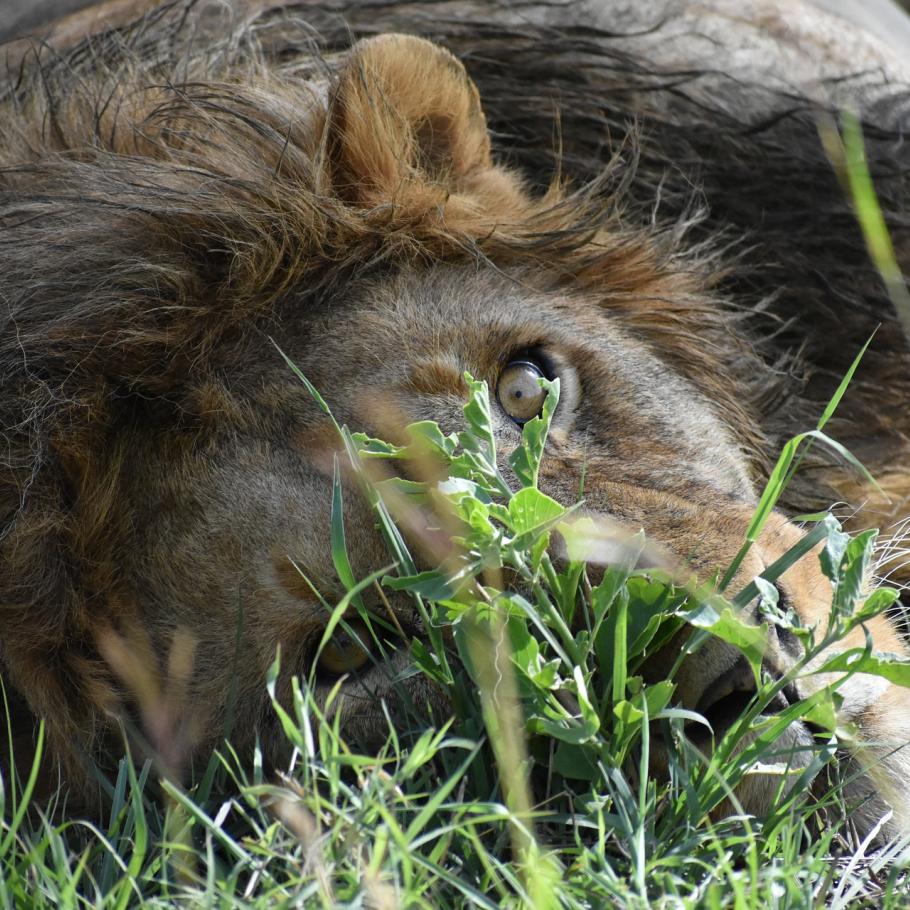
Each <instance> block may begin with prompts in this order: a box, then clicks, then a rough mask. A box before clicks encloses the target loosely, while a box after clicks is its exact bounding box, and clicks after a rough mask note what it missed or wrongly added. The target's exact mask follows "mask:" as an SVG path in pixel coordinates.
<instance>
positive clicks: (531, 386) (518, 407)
mask: <svg viewBox="0 0 910 910" xmlns="http://www.w3.org/2000/svg"><path fill="white" fill-rule="evenodd" d="M543 378H544V373H543V370H541V368H540V367H539V366H537V364H536V363H532V362H531V361H530V360H513V361H512V362H511V363H510V364H509V365H508V366H507V367H506V368H505V369H504V370H503V371H502V373H500V374H499V382H498V383H497V384H496V397H497V398H498V399H499V403H500V404H501V405H502V409H503V410H504V411H505V412H506V414H508V415H509V417H511V418H512V420H514V421H515V422H516V423H518V424H522V423H527V422H528V421H529V420H531V418H533V417H536V416H537V415H538V414H539V413H540V409H541V408H542V407H543V403H544V399H545V398H546V397H547V393H546V391H545V390H544V389H542V388H541V387H540V385H538V382H537V380H538V379H543Z"/></svg>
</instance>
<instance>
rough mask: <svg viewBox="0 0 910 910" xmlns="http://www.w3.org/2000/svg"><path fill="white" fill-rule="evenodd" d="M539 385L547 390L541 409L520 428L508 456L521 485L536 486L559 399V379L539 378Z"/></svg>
mask: <svg viewBox="0 0 910 910" xmlns="http://www.w3.org/2000/svg"><path fill="white" fill-rule="evenodd" d="M538 382H539V383H540V385H541V387H542V388H544V389H545V390H546V392H547V397H546V398H545V399H544V403H543V409H542V410H541V413H540V415H539V416H537V417H533V418H532V419H531V420H529V421H528V422H527V423H526V424H525V425H524V426H523V427H522V429H521V444H520V445H519V446H518V448H516V449H515V451H514V452H513V453H512V454H511V455H510V456H509V464H510V465H511V467H512V470H513V471H514V472H515V476H516V477H517V478H518V481H519V483H520V484H521V485H522V487H526V488H527V487H536V486H537V475H538V473H539V471H540V460H541V458H542V457H543V452H544V447H545V446H546V442H547V434H548V433H549V431H550V422H551V421H552V419H553V412H554V411H555V410H556V404H557V402H558V401H559V380H558V379H554V380H553V381H552V382H551V381H550V380H548V379H543V378H541V379H539V380H538Z"/></svg>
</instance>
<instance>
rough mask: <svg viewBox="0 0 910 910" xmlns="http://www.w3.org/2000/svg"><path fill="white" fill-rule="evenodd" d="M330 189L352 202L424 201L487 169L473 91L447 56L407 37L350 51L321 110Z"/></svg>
mask: <svg viewBox="0 0 910 910" xmlns="http://www.w3.org/2000/svg"><path fill="white" fill-rule="evenodd" d="M328 129H329V137H328V138H329V149H330V155H331V158H332V163H333V174H334V180H335V185H336V189H337V191H338V192H339V194H340V195H342V196H343V197H344V198H345V199H348V200H349V201H351V202H354V203H355V204H358V205H363V206H367V207H373V206H376V205H381V204H383V203H388V202H390V201H402V202H404V201H405V200H406V199H410V201H412V202H414V201H416V199H414V198H413V197H414V192H415V191H416V192H417V193H418V195H420V196H421V197H423V200H424V202H426V203H430V201H431V200H430V197H436V200H437V202H438V201H439V197H440V196H442V198H443V199H444V198H445V197H447V196H448V194H450V193H458V192H462V191H465V190H466V189H467V188H468V187H469V185H470V183H471V181H472V177H473V176H475V175H477V174H478V173H479V172H482V171H486V170H488V169H489V168H490V167H492V162H491V159H490V136H489V133H488V132H487V124H486V119H485V118H484V115H483V110H482V109H481V106H480V96H479V95H478V92H477V88H476V86H475V85H474V83H473V82H472V81H471V80H470V78H469V77H468V74H467V73H466V72H465V68H464V67H463V66H462V65H461V63H460V62H459V61H458V60H457V59H456V58H455V57H453V56H452V54H450V53H449V52H448V51H446V50H444V49H443V48H441V47H438V46H437V45H435V44H432V43H431V42H429V41H426V40H424V39H422V38H415V37H413V36H410V35H381V36H379V37H377V38H370V39H367V40H365V41H361V42H359V43H358V44H356V45H355V46H354V48H353V49H352V51H351V56H350V58H349V59H348V61H347V63H346V65H345V67H344V69H343V70H342V72H341V74H340V77H339V80H338V83H337V85H336V88H335V92H334V96H333V98H332V101H331V104H330V108H329V121H328Z"/></svg>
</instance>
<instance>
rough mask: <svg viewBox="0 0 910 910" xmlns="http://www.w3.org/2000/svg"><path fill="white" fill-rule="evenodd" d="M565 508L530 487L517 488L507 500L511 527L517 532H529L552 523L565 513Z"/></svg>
mask: <svg viewBox="0 0 910 910" xmlns="http://www.w3.org/2000/svg"><path fill="white" fill-rule="evenodd" d="M565 513H566V510H565V509H564V508H563V507H562V506H561V505H560V504H559V503H558V502H557V501H556V500H555V499H551V498H550V497H549V496H547V495H546V493H541V492H540V491H539V490H535V489H533V488H532V487H526V488H525V489H524V490H519V491H518V492H517V493H516V494H515V495H514V496H513V497H512V498H511V499H510V500H509V515H510V517H511V519H512V529H513V530H514V531H515V533H516V534H517V535H518V534H529V533H531V532H533V531H536V530H538V529H540V528H543V527H545V526H547V525H550V524H552V523H553V522H554V521H556V520H557V519H559V518H562V516H563V515H565Z"/></svg>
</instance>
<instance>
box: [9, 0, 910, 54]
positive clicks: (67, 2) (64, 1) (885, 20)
mask: <svg viewBox="0 0 910 910" xmlns="http://www.w3.org/2000/svg"><path fill="white" fill-rule="evenodd" d="M93 2H97V0H0V41H3V40H7V39H9V38H16V37H20V36H22V35H27V34H29V33H31V32H33V31H35V30H38V31H39V32H40V28H41V26H42V25H43V24H45V23H47V22H50V21H51V20H52V19H55V18H56V17H58V16H62V15H65V14H66V13H71V12H75V11H76V10H79V9H82V8H83V7H86V6H91V4H92V3H93ZM639 2H647V0H639ZM809 2H812V3H814V4H815V5H816V6H820V7H823V8H825V9H827V10H829V11H831V12H834V13H837V14H838V15H840V16H843V17H844V18H845V19H847V20H850V21H851V22H853V23H857V24H862V25H863V26H865V27H866V28H868V29H869V30H870V31H872V32H874V33H876V34H877V35H879V37H881V38H882V39H883V40H885V41H887V42H888V43H890V44H892V45H895V46H897V47H899V48H900V49H901V50H910V18H908V16H907V15H906V14H905V13H904V12H903V10H901V8H900V7H901V6H903V7H904V9H910V0H809Z"/></svg>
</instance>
